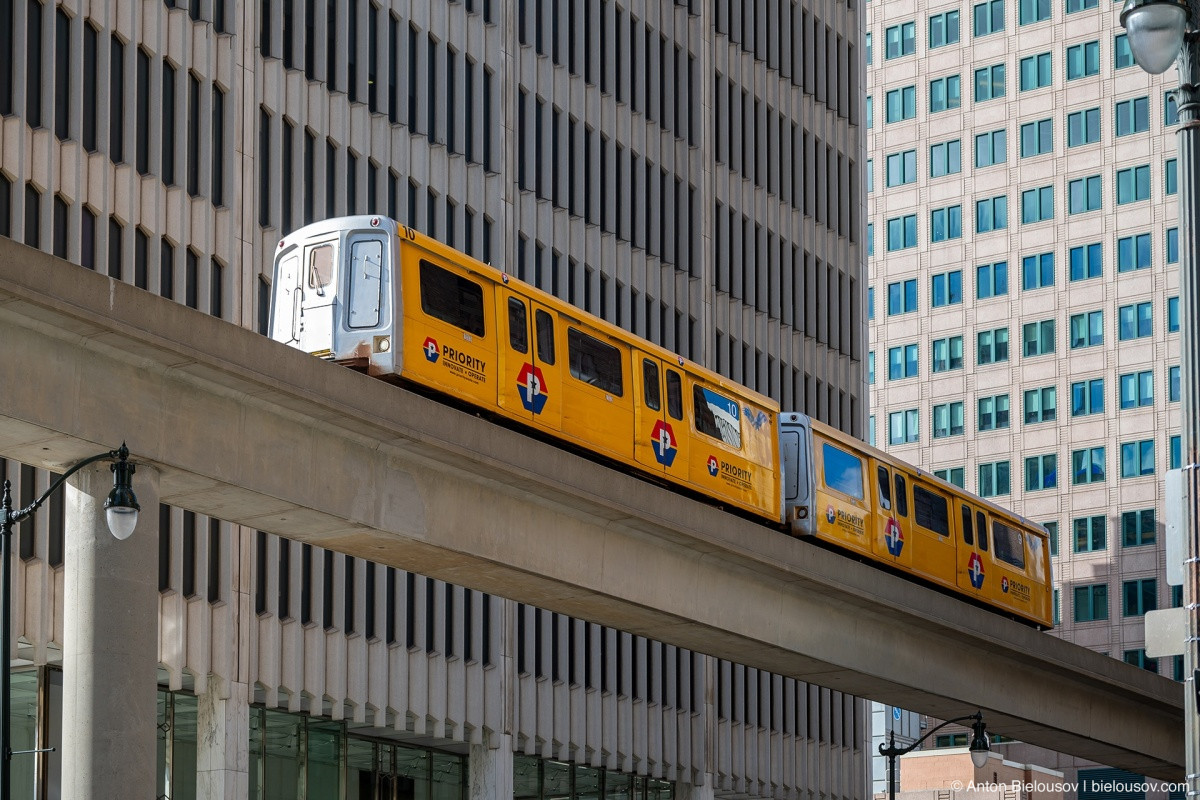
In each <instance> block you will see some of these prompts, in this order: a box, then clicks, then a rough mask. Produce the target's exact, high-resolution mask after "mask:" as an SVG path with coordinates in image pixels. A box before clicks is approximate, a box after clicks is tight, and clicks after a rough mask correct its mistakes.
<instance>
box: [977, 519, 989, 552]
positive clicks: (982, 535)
mask: <svg viewBox="0 0 1200 800" xmlns="http://www.w3.org/2000/svg"><path fill="white" fill-rule="evenodd" d="M975 529H976V530H977V531H979V549H980V550H983V551H984V552H987V549H988V535H987V518H986V517H985V516H983V512H982V511H976V512H975Z"/></svg>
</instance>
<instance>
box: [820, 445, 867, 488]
mask: <svg viewBox="0 0 1200 800" xmlns="http://www.w3.org/2000/svg"><path fill="white" fill-rule="evenodd" d="M821 453H822V459H821V460H822V461H823V462H824V464H825V485H826V486H828V487H829V488H830V489H833V490H835V491H838V492H841V493H842V494H844V495H849V496H850V497H853V498H855V499H856V500H862V499H863V497H864V496H865V493H864V492H863V464H862V459H860V458H859V457H858V456H856V455H853V454H851V453H847V452H846V451H845V450H843V449H841V448H840V447H837V446H836V445H833V444H830V443H829V442H825V443H824V445H823V448H822V451H821Z"/></svg>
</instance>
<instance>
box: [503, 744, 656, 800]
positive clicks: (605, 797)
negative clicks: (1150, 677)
mask: <svg viewBox="0 0 1200 800" xmlns="http://www.w3.org/2000/svg"><path fill="white" fill-rule="evenodd" d="M674 794H675V792H674V785H673V784H672V783H670V782H669V781H660V780H656V779H654V778H647V777H644V776H641V775H630V774H628V773H624V772H610V771H608V770H603V769H595V768H593V767H586V766H581V765H579V764H571V763H568V762H565V761H548V760H544V759H540V758H537V757H535V756H522V755H518V756H516V757H515V760H514V762H513V798H514V800H673V798H674Z"/></svg>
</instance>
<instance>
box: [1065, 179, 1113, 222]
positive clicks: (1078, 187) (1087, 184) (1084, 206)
mask: <svg viewBox="0 0 1200 800" xmlns="http://www.w3.org/2000/svg"><path fill="white" fill-rule="evenodd" d="M1103 194H1104V190H1103V183H1102V181H1101V178H1100V176H1099V175H1089V176H1088V177H1086V178H1075V179H1074V180H1070V181H1067V213H1068V214H1086V213H1087V212H1089V211H1098V210H1099V209H1100V208H1101V207H1102V206H1103V205H1104V199H1103Z"/></svg>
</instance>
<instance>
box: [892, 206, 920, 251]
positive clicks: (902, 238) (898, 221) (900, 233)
mask: <svg viewBox="0 0 1200 800" xmlns="http://www.w3.org/2000/svg"><path fill="white" fill-rule="evenodd" d="M887 226H888V229H887V249H888V251H889V252H891V251H894V250H904V249H906V248H909V247H916V246H917V215H916V214H906V215H905V216H903V217H893V218H892V219H889V220H888V221H887Z"/></svg>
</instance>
